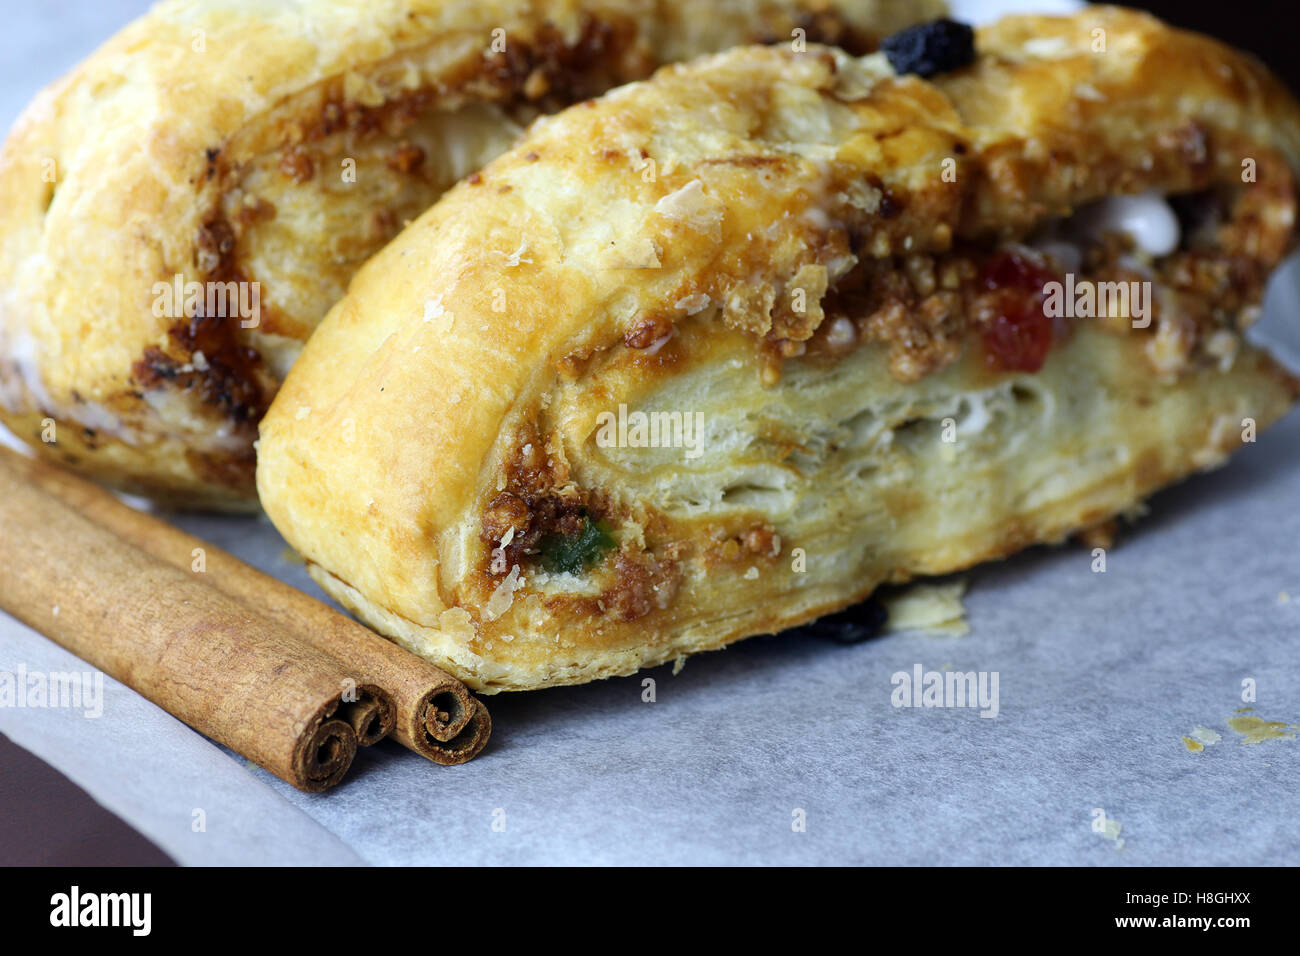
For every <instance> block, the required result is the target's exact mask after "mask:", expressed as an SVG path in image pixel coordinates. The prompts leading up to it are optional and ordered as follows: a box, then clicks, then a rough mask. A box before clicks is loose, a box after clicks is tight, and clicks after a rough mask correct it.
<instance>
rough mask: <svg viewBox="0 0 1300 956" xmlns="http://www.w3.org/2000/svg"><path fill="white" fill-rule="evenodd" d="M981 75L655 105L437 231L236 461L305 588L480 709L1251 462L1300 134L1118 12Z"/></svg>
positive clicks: (755, 55)
mask: <svg viewBox="0 0 1300 956" xmlns="http://www.w3.org/2000/svg"><path fill="white" fill-rule="evenodd" d="M953 36H956V34H955V33H954V34H953ZM958 39H959V37H958ZM922 45H924V44H922ZM957 46H958V47H959V46H960V44H957ZM974 46H975V50H974V60H973V62H970V63H968V64H966V65H963V64H964V63H965V62H966V60H968V59H970V57H969V56H967V57H962V56H961V55H960V50H958V56H957V60H956V62H953V61H952V59H951V58H948V59H945V60H944V61H943V62H938V63H934V62H932V61H931V59H930V58H928V57H925V56H922V57H910V56H909V55H905V54H901V53H900V55H899V56H897V57H895V60H897V61H898V62H899V63H900V64H901V65H900V68H901V69H908V68H911V67H912V66H915V65H916V64H919V63H929V64H930V65H929V66H927V67H925V72H926V73H927V74H929V75H928V76H927V77H921V76H917V75H914V74H907V73H904V74H902V75H900V74H898V73H897V72H896V70H895V68H894V65H892V63H891V57H890V56H887V55H886V54H885V53H876V54H872V55H868V56H865V57H861V58H854V57H852V56H849V55H847V54H845V53H843V52H841V51H838V50H835V49H831V48H826V47H810V48H809V49H808V50H807V51H806V52H804V53H796V52H793V51H792V50H790V49H788V48H779V47H769V48H763V47H746V48H740V49H736V50H731V51H728V52H724V53H721V54H718V55H714V56H710V57H706V58H703V59H701V60H698V61H694V62H691V63H689V64H684V65H677V66H671V67H666V68H664V69H662V70H661V71H659V72H658V73H657V74H656V75H655V76H654V77H653V78H652V79H650V80H648V81H645V82H641V83H637V84H632V85H629V86H625V87H623V88H620V89H618V90H615V91H613V92H611V93H609V94H607V95H606V96H605V97H603V98H602V99H600V100H598V101H596V102H594V103H590V104H584V105H581V106H577V107H574V108H572V109H569V110H567V111H565V112H563V113H560V114H558V115H556V116H553V117H548V118H544V119H542V120H539V121H538V122H537V123H536V124H534V126H533V127H532V128H531V130H530V131H529V133H528V135H527V136H526V137H524V138H523V139H522V140H520V141H519V142H518V143H517V144H516V145H515V146H514V147H513V148H512V149H511V150H510V151H509V152H508V153H506V154H504V155H503V156H501V157H500V158H498V159H497V160H495V161H493V162H492V163H491V164H489V165H488V166H487V167H485V168H484V169H482V170H481V171H479V172H478V173H477V174H475V175H473V176H470V177H469V178H468V179H466V180H465V181H464V182H462V183H460V184H458V185H457V186H456V187H454V188H453V189H452V190H450V191H449V192H448V193H447V194H446V195H444V197H443V198H442V199H441V200H440V201H439V202H438V203H437V204H436V205H435V206H434V207H433V208H431V209H430V210H429V211H427V212H426V213H425V214H424V215H422V216H421V217H420V218H419V219H417V220H416V221H415V222H413V223H412V224H411V225H410V226H409V227H408V228H407V229H406V230H404V231H403V232H402V233H401V234H400V235H399V236H398V237H397V238H396V239H394V240H393V241H392V243H390V244H389V245H388V246H387V247H386V248H385V249H384V250H383V251H382V252H380V253H379V254H378V255H377V256H375V257H374V258H373V259H371V260H370V261H369V262H368V263H367V264H366V265H365V266H364V267H363V268H362V269H361V270H360V272H358V274H357V276H356V277H355V278H354V279H353V282H352V286H351V289H350V290H349V292H348V294H347V295H346V296H345V297H344V298H343V299H342V300H341V301H340V302H339V303H338V304H337V305H335V306H334V308H333V309H332V310H331V312H330V314H329V315H328V316H327V317H326V319H325V321H324V322H323V323H322V325H321V326H320V328H319V329H318V330H317V332H316V333H315V335H314V336H313V338H312V339H311V341H310V342H309V343H308V345H307V348H306V350H305V351H304V353H303V355H302V357H301V358H300V359H299V361H298V363H297V364H296V365H295V366H294V368H293V370H292V371H291V373H290V374H289V376H288V378H287V380H286V382H285V384H284V387H283V388H282V389H281V391H280V393H279V395H278V396H277V398H276V399H275V402H274V403H273V404H272V406H271V409H270V412H269V413H268V415H267V416H266V418H265V419H264V421H263V422H262V426H261V441H260V453H259V454H260V461H259V465H258V476H257V477H258V487H259V492H260V494H261V499H262V502H263V505H264V507H265V508H266V511H267V513H268V514H269V515H270V517H271V519H272V520H273V521H274V523H275V524H276V526H277V527H278V528H279V529H280V531H281V532H282V533H283V534H284V536H285V538H286V539H287V540H288V542H289V543H290V544H291V545H292V546H293V547H294V548H295V549H297V550H298V552H300V553H301V554H302V555H303V556H304V558H305V559H306V560H307V562H308V563H309V567H310V570H311V572H312V574H313V575H314V576H315V578H316V580H317V581H318V582H319V583H320V584H321V585H322V586H323V587H324V588H325V589H326V590H327V591H328V592H329V593H330V594H331V595H333V596H334V597H335V598H336V599H337V600H339V601H340V602H341V603H342V604H343V605H345V606H346V607H347V608H349V609H350V610H352V611H353V612H355V613H356V614H358V615H359V616H360V617H361V618H362V619H363V620H364V621H366V622H367V623H369V624H370V625H371V626H372V627H374V628H376V629H377V630H379V631H380V632H382V633H384V634H386V635H388V636H390V637H391V638H393V639H394V640H396V641H397V642H399V643H400V644H402V645H403V646H405V647H407V648H409V649H410V650H412V651H414V652H416V653H418V654H421V655H423V656H424V657H427V658H428V659H429V660H431V661H433V662H435V663H437V664H438V665H440V666H442V667H444V668H446V669H448V670H450V671H451V672H453V673H455V674H456V675H457V676H459V677H460V678H462V679H463V680H464V681H466V683H468V684H470V685H471V686H473V687H475V688H477V689H479V690H482V691H486V692H493V691H499V690H522V689H532V688H538V687H547V686H552V685H557V684H570V683H578V682H582V681H587V680H591V679H593V678H600V677H607V676H611V675H620V674H628V673H631V672H633V671H635V670H636V669H637V668H641V667H647V666H651V665H655V664H659V663H661V662H665V661H670V660H674V659H676V658H678V657H681V656H683V655H689V654H693V653H696V652H699V651H704V650H709V649H714V648H719V647H722V646H724V645H726V644H728V643H729V642H732V641H735V640H738V639H740V638H744V637H747V636H750V635H754V634H759V633H768V632H776V631H780V630H782V629H784V628H789V627H792V626H794V625H798V624H800V623H803V622H806V621H808V620H810V619H813V618H815V617H817V616H819V615H824V614H828V613H830V612H833V611H836V610H838V609H841V608H844V607H846V606H848V605H850V604H852V603H853V602H856V601H859V600H861V599H862V598H864V597H866V596H867V595H868V594H870V593H871V592H872V590H873V589H875V588H876V587H877V586H879V585H881V584H882V583H886V582H902V581H906V580H908V579H910V578H912V577H914V576H918V575H935V574H943V573H947V572H952V571H954V570H957V569H962V568H966V567H968V566H970V565H972V564H975V563H977V562H980V561H985V560H989V559H993V558H999V557H1002V556H1005V555H1008V554H1010V553H1012V552H1015V551H1017V550H1019V549H1021V548H1024V547H1026V546H1028V545H1030V544H1034V543H1036V542H1057V541H1060V540H1062V539H1063V538H1065V537H1066V536H1068V535H1070V534H1072V533H1074V532H1077V531H1081V530H1084V529H1088V528H1091V527H1093V526H1097V525H1099V524H1101V523H1103V522H1106V521H1108V520H1109V519H1111V518H1112V517H1113V516H1116V515H1125V514H1128V513H1131V512H1133V511H1134V510H1135V509H1136V508H1138V506H1139V505H1140V503H1141V502H1142V501H1143V499H1144V498H1145V497H1146V496H1148V495H1150V494H1151V493H1152V492H1154V491H1155V490H1156V489H1158V488H1160V487H1162V486H1164V485H1167V484H1169V483H1170V482H1173V481H1176V480H1178V479H1180V478H1183V477H1184V476H1187V475H1188V474H1190V473H1192V472H1195V471H1197V470H1199V469H1204V468H1209V467H1212V466H1215V465H1218V464H1220V463H1222V462H1223V461H1224V460H1225V459H1226V457H1227V456H1228V455H1229V454H1230V453H1231V452H1233V450H1234V449H1238V448H1240V447H1241V446H1242V445H1243V442H1249V441H1253V440H1254V437H1255V434H1256V432H1257V430H1258V429H1261V428H1263V427H1264V426H1266V425H1267V424H1268V423H1270V422H1271V421H1273V420H1274V419H1276V418H1278V417H1279V416H1280V415H1281V414H1282V413H1283V412H1284V411H1285V410H1286V409H1287V408H1288V407H1289V406H1290V405H1291V403H1292V402H1293V401H1294V399H1295V398H1296V397H1297V394H1298V389H1300V383H1297V381H1296V380H1295V379H1293V378H1292V377H1290V376H1289V375H1288V374H1287V373H1286V372H1285V371H1283V370H1282V369H1281V368H1280V367H1279V366H1278V365H1276V364H1274V362H1273V361H1272V360H1271V359H1270V358H1269V357H1268V356H1267V355H1265V354H1264V353H1263V352H1262V351H1260V350H1259V349H1257V348H1255V347H1254V346H1252V345H1251V344H1249V343H1247V342H1246V341H1245V340H1244V339H1243V336H1242V332H1243V330H1244V328H1245V327H1246V326H1247V325H1248V324H1249V322H1250V321H1251V319H1252V318H1253V317H1254V316H1255V314H1256V312H1257V304H1258V302H1259V300H1260V297H1261V293H1262V288H1263V284H1264V282H1265V280H1266V278H1267V277H1268V275H1269V273H1270V271H1271V270H1272V269H1273V268H1274V267H1275V266H1276V265H1277V263H1278V262H1279V260H1281V259H1282V257H1283V256H1284V255H1285V254H1286V253H1287V251H1288V250H1289V249H1290V248H1291V246H1292V242H1293V233H1294V226H1295V212H1296V188H1295V173H1296V168H1297V163H1298V162H1300V107H1298V106H1297V104H1296V102H1295V101H1294V100H1293V99H1292V98H1291V97H1290V95H1289V94H1288V93H1287V92H1286V91H1285V90H1284V89H1283V88H1282V86H1281V85H1280V84H1279V83H1278V82H1277V81H1276V80H1275V79H1274V78H1273V77H1272V76H1270V75H1269V74H1268V73H1267V72H1266V71H1265V70H1264V69H1263V68H1262V67H1261V66H1260V65H1259V64H1258V63H1256V62H1255V61H1254V60H1252V59H1250V58H1248V57H1245V56H1243V55H1240V54H1238V53H1236V52H1234V51H1233V50H1231V49H1229V48H1227V47H1225V46H1223V45H1221V44H1219V43H1217V42H1215V41H1213V40H1210V39H1207V38H1205V37H1201V36H1198V35H1194V34H1190V33H1186V32H1181V31H1178V30H1174V29H1171V28H1169V27H1167V26H1165V25H1163V24H1161V23H1160V22H1159V21H1157V20H1155V19H1153V18H1152V17H1150V16H1147V15H1144V14H1140V13H1135V12H1129V11H1125V10H1121V9H1118V8H1108V7H1099V8H1089V9H1088V10H1086V11H1084V12H1082V13H1080V14H1078V15H1075V16H1068V17H1060V18H1049V17H1032V16H1026V17H1011V18H1007V19H1004V20H1001V21H998V22H996V23H994V24H992V25H990V26H988V27H985V28H983V29H980V30H978V31H977V32H976V35H975V42H974ZM906 48H907V47H906V45H905V44H904V45H900V46H898V47H896V49H897V50H901V51H905V50H906ZM945 56H947V55H946V54H945ZM1247 453H1248V452H1247Z"/></svg>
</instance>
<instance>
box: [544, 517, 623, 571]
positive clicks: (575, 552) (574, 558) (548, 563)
mask: <svg viewBox="0 0 1300 956" xmlns="http://www.w3.org/2000/svg"><path fill="white" fill-rule="evenodd" d="M612 547H614V536H613V535H611V534H610V533H609V529H607V528H606V527H605V526H604V525H603V524H601V523H600V522H599V521H593V520H592V519H591V518H590V517H589V516H588V515H583V516H582V529H581V530H580V531H578V532H577V533H576V534H548V535H547V536H546V537H545V538H543V539H542V543H541V554H540V557H541V561H542V567H543V568H545V569H546V570H547V571H550V572H551V573H552V574H560V573H564V574H578V573H580V572H582V571H585V570H587V568H589V567H591V566H592V565H593V564H595V563H596V562H597V561H599V560H600V559H601V558H602V557H603V556H604V555H605V552H607V551H609V550H610V549H611V548H612Z"/></svg>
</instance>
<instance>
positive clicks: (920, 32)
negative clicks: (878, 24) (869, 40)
mask: <svg viewBox="0 0 1300 956" xmlns="http://www.w3.org/2000/svg"><path fill="white" fill-rule="evenodd" d="M880 49H881V50H882V51H883V52H884V54H885V56H886V57H887V58H888V59H889V65H890V66H892V67H893V68H894V71H895V72H896V73H915V74H916V75H917V76H920V77H931V76H936V75H938V74H940V73H947V72H948V71H949V70H959V69H961V68H962V67H963V66H969V65H970V64H971V63H973V62H974V61H975V31H974V30H972V29H971V28H970V27H969V26H967V25H966V24H965V23H958V22H957V21H956V20H948V19H943V20H932V21H931V22H929V23H921V24H917V25H916V26H914V27H908V28H907V29H906V30H901V31H899V32H898V33H895V34H894V35H893V36H891V37H886V38H885V40H884V42H883V43H881V44H880Z"/></svg>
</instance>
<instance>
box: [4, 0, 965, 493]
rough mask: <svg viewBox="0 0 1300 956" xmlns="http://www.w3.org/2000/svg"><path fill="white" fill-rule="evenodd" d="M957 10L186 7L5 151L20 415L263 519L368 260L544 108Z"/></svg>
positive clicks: (9, 288) (13, 399) (14, 420)
mask: <svg viewBox="0 0 1300 956" xmlns="http://www.w3.org/2000/svg"><path fill="white" fill-rule="evenodd" d="M939 6H940V5H939V4H938V3H937V2H935V0H924V2H921V3H910V2H904V0H839V2H835V0H757V2H750V0H715V2H699V0H689V2H687V0H592V2H577V0H473V2H467V0H364V2H363V0H312V2H299V3H289V2H286V0H274V2H264V3H256V4H253V3H238V2H232V0H188V2H175V0H173V2H165V3H161V4H159V5H158V6H156V7H155V8H154V9H153V10H152V11H151V12H150V13H149V14H148V15H146V16H144V17H143V18H141V19H140V20H138V21H136V22H134V23H133V24H131V25H130V26H128V27H126V28H125V29H124V30H123V31H122V32H120V33H119V34H118V35H117V36H116V37H114V38H113V39H112V40H110V41H109V42H108V43H107V44H106V45H105V46H104V47H103V48H102V49H100V50H99V51H98V52H96V53H95V54H94V55H93V56H91V57H90V58H89V59H88V60H87V61H86V62H85V63H83V64H82V65H81V66H79V67H78V68H77V69H75V70H74V71H73V72H72V73H71V74H70V75H68V76H67V77H65V78H64V79H63V80H61V81H59V82H58V83H56V84H54V85H53V86H52V87H50V88H49V89H47V90H46V91H44V92H43V93H41V94H40V96H39V97H38V98H37V99H36V100H35V101H34V102H33V103H32V105H31V106H30V107H29V109H28V110H27V112H26V113H25V115H24V116H23V117H22V118H21V119H20V121H19V122H18V124H17V126H16V128H15V129H14V131H13V133H12V135H11V136H10V137H9V139H8V141H7V143H6V144H5V146H4V149H3V152H2V153H0V417H3V420H4V421H5V423H6V424H8V425H9V427H10V428H11V429H12V430H13V431H15V432H16V433H17V434H18V435H19V436H20V437H22V438H23V439H25V440H27V441H28V442H30V443H32V444H33V445H34V446H35V447H37V448H38V449H40V450H42V451H45V452H47V453H50V454H53V455H55V456H57V457H58V458H59V459H60V460H62V461H63V462H64V463H66V464H70V465H73V466H74V467H77V468H78V469H80V470H82V471H84V472H86V473H88V474H90V475H93V476H95V477H98V478H100V479H102V480H105V481H108V482H111V483H113V484H116V485H118V486H120V487H124V488H127V489H130V490H134V491H139V492H143V493H146V494H151V495H153V496H155V497H157V498H160V499H163V500H165V501H166V502H167V503H169V504H172V505H180V506H220V507H230V508H246V507H251V506H252V505H253V500H254V499H253V464H254V453H253V441H254V439H255V437H256V426H257V420H258V419H259V418H260V417H261V415H262V413H263V412H264V410H265V408H266V406H267V405H268V404H269V402H270V400H271V398H272V397H273V396H274V394H275V390H276V388H277V387H278V385H279V382H280V381H281V379H282V378H283V375H284V372H285V370H286V369H287V368H288V366H289V365H290V364H291V363H292V361H293V359H294V358H295V357H296V355H297V353H298V351H299V349H300V347H301V345H302V342H303V341H304V340H305V339H306V338H307V336H308V335H309V334H310V332H311V331H312V329H313V328H315V326H316V324H317V323H318V322H319V320H320V319H321V318H322V317H323V316H324V314H325V312H326V311H327V310H328V308H329V307H330V306H331V305H332V304H333V303H334V301H335V300H336V299H338V298H339V297H340V296H341V295H342V294H343V291H344V290H345V288H346V287H347V282H348V280H349V278H350V277H351V275H352V273H353V272H354V271H355V269H356V268H357V267H358V266H359V265H360V264H361V263H362V262H364V261H365V260H366V258H368V257H369V256H370V255H371V254H372V253H373V252H375V251H376V250H378V249H379V248H380V247H381V246H382V245H383V244H384V243H385V242H386V241H387V240H388V239H389V238H391V237H392V236H393V235H395V234H396V233H397V232H398V231H399V230H400V229H401V228H402V226H403V224H404V222H405V221H408V220H410V219H413V218H414V217H415V216H417V215H418V214H419V213H420V212H422V211H423V210H424V209H425V208H426V207H427V206H428V205H429V204H430V203H432V202H433V200H434V199H436V198H437V196H438V195H439V194H440V193H441V192H442V191H443V190H444V189H445V188H446V187H448V186H450V185H451V184H452V183H454V182H455V181H456V180H458V179H460V178H461V177H462V176H464V175H466V174H467V173H469V172H472V171H473V170H474V169H476V168H477V167H478V166H480V165H482V163H483V162H485V161H486V160H487V159H490V158H491V157H493V156H495V155H497V154H498V153H499V152H501V151H503V150H504V149H505V148H506V147H507V146H508V145H509V144H510V142H511V141H512V140H513V138H514V137H515V136H516V135H518V133H519V132H520V131H521V130H522V128H523V127H524V125H526V123H527V122H528V121H529V120H530V119H532V118H533V117H534V116H536V115H538V114H539V113H541V112H546V111H553V110H555V109H557V108H559V107H561V106H564V105H567V104H569V103H572V102H575V101H578V100H581V99H583V98H584V97H588V96H593V95H596V94H598V93H601V92H603V91H604V90H606V89H608V88H610V87H611V86H614V85H616V84H619V83H622V82H625V81H627V80H632V79H637V78H641V77H644V76H646V75H648V74H649V73H650V72H651V70H652V69H653V68H654V67H655V66H657V65H658V64H659V63H662V62H666V61H670V60H676V59H680V58H684V57H689V56H692V55H695V54H698V53H703V52H708V51H712V50H718V49H722V48H724V47H726V46H728V45H732V44H736V43H744V42H755V41H778V40H780V41H786V42H795V41H798V42H803V41H804V40H805V39H807V40H814V39H822V40H829V41H832V42H836V43H841V44H844V45H846V46H848V47H850V48H855V49H866V48H874V45H875V42H876V40H877V39H878V37H879V36H880V35H882V34H884V33H889V32H892V31H893V30H896V29H898V28H899V27H900V26H903V25H906V24H908V23H913V22H916V21H917V20H918V19H923V18H925V17H926V16H927V15H933V14H934V12H935V10H936V9H938V8H939Z"/></svg>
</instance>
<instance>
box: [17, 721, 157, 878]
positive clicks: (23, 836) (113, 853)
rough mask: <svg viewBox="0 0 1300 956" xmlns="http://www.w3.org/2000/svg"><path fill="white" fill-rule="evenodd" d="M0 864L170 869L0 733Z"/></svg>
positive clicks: (136, 837) (125, 827)
mask: <svg viewBox="0 0 1300 956" xmlns="http://www.w3.org/2000/svg"><path fill="white" fill-rule="evenodd" d="M0 768H3V770H2V771H0V866H175V865H176V864H175V862H174V861H173V860H172V859H171V857H169V856H167V854H166V853H164V852H163V851H162V850H160V849H158V848H157V847H156V846H154V845H153V844H152V843H150V842H149V841H148V840H146V839H145V838H144V837H143V836H141V835H140V834H139V833H137V832H136V831H135V830H134V829H132V828H131V827H130V826H129V825H127V824H126V823H125V822H123V821H122V819H121V818H119V817H117V816H115V815H114V814H112V813H110V812H109V811H107V810H105V809H104V808H103V807H101V806H100V805H99V804H98V803H96V802H95V801H94V800H93V799H92V798H91V796H90V794H88V793H86V791H85V790H82V789H81V788H80V787H78V786H77V785H76V784H75V783H73V782H72V781H71V780H69V779H68V778H67V777H65V776H64V775H63V774H61V773H59V772H58V771H57V770H55V769H54V768H53V767H51V766H50V765H49V764H47V763H45V762H44V761H43V760H41V759H39V758H38V757H36V756H34V755H32V754H30V753H28V752H27V751H26V750H24V749H23V748H22V747H19V746H18V745H17V744H15V743H13V742H12V741H11V740H10V739H9V738H8V737H5V736H4V735H3V734H0Z"/></svg>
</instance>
